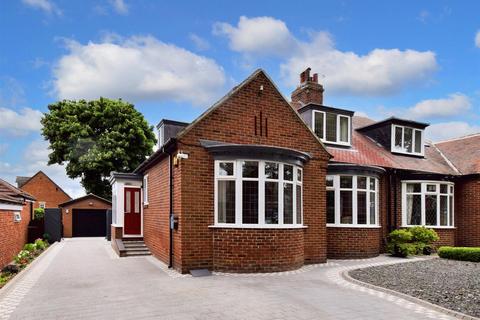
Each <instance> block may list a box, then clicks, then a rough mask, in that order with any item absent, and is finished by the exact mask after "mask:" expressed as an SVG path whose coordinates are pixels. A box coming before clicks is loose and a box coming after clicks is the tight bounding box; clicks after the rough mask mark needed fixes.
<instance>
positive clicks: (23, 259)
mask: <svg viewBox="0 0 480 320" xmlns="http://www.w3.org/2000/svg"><path fill="white" fill-rule="evenodd" d="M14 260H15V263H16V264H17V265H18V266H19V267H22V268H23V267H24V266H26V265H27V264H28V262H30V252H28V251H27V250H22V251H20V252H19V253H18V254H17V255H16V256H15V258H14Z"/></svg>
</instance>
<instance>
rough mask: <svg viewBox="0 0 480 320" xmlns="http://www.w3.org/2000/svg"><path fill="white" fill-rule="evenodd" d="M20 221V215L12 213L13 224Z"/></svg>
mask: <svg viewBox="0 0 480 320" xmlns="http://www.w3.org/2000/svg"><path fill="white" fill-rule="evenodd" d="M20 221H22V214H21V213H20V212H13V222H15V223H18V222H20Z"/></svg>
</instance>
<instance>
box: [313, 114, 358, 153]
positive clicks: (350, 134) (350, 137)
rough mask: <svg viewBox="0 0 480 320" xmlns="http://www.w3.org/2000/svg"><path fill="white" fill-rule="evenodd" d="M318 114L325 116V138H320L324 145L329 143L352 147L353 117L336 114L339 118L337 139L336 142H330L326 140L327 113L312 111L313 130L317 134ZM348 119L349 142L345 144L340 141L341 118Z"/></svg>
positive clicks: (337, 121)
mask: <svg viewBox="0 0 480 320" xmlns="http://www.w3.org/2000/svg"><path fill="white" fill-rule="evenodd" d="M317 113H322V114H323V138H320V137H319V139H320V140H321V141H322V142H324V143H328V144H337V145H342V146H351V144H352V141H351V140H352V117H350V116H347V115H344V114H335V113H333V112H332V113H333V114H335V115H336V117H337V120H336V122H335V123H336V126H337V130H336V132H337V138H336V141H329V140H327V139H326V134H327V112H325V111H319V110H312V129H313V132H315V117H316V114H317ZM342 117H343V118H347V119H348V136H347V137H348V141H347V142H345V141H340V118H342Z"/></svg>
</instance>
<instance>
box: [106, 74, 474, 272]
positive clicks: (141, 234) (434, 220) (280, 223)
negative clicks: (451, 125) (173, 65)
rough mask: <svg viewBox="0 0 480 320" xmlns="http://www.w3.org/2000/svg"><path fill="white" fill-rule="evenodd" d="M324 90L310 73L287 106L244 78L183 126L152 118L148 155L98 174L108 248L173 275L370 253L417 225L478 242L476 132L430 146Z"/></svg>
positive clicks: (396, 122) (262, 80)
mask: <svg viewBox="0 0 480 320" xmlns="http://www.w3.org/2000/svg"><path fill="white" fill-rule="evenodd" d="M323 94H324V89H323V86H322V85H321V84H319V83H318V76H317V74H314V75H312V76H311V75H310V68H308V69H307V70H305V71H304V72H302V74H301V75H300V84H299V86H298V87H297V88H296V90H295V91H294V92H293V93H292V96H291V101H290V102H289V101H287V100H286V99H285V98H284V97H283V96H282V95H281V94H280V92H279V91H278V89H277V88H276V86H275V84H274V83H273V82H272V81H271V79H270V78H269V77H268V76H267V75H266V73H265V72H264V71H262V70H257V71H256V72H254V73H253V74H252V75H251V76H250V77H248V78H247V79H246V80H245V81H244V82H242V83H241V84H239V85H238V86H236V87H235V88H234V89H232V90H231V91H230V92H229V93H228V94H227V95H226V96H225V97H223V98H222V99H221V100H220V101H218V102H217V103H215V104H214V105H213V106H212V107H211V108H209V109H208V110H207V111H206V112H205V113H203V114H202V115H201V116H200V117H199V118H197V119H196V120H194V121H193V122H192V123H190V124H187V123H182V122H176V121H171V120H162V121H161V122H160V123H159V126H158V130H159V149H158V150H157V151H156V152H155V153H154V154H153V155H152V156H150V157H149V158H148V159H147V160H146V161H145V162H143V163H142V164H141V165H140V166H139V167H138V168H136V169H135V170H134V171H133V172H131V173H112V175H111V183H112V192H113V199H112V201H113V205H112V210H113V213H112V240H113V241H112V246H114V247H116V246H118V245H122V241H126V240H128V239H143V240H144V242H145V244H146V245H147V247H148V248H149V249H150V251H151V252H152V253H153V254H154V255H155V256H156V257H157V258H158V259H160V260H162V261H164V262H165V263H168V264H169V266H170V267H173V268H175V269H177V270H178V271H180V272H183V273H185V272H188V271H190V270H192V269H199V268H208V269H211V270H218V271H229V272H270V271H284V270H292V269H295V268H298V267H300V266H302V265H303V264H307V263H321V262H325V261H326V259H327V258H366V257H372V256H376V255H378V254H379V253H381V252H383V250H384V248H385V243H386V237H387V234H388V233H389V232H390V231H392V230H394V229H397V228H402V227H408V226H417V225H421V226H428V227H431V228H434V229H435V230H436V231H437V232H438V234H439V235H440V240H439V243H438V244H446V245H456V244H459V245H468V246H479V245H480V212H479V211H480V206H479V202H480V195H479V191H480V188H479V186H480V184H479V183H480V170H479V169H480V154H479V150H480V135H474V136H470V137H465V138H460V139H455V140H450V141H445V142H441V143H437V144H434V143H431V142H429V141H427V140H426V139H425V128H426V127H428V124H427V123H422V122H417V121H412V120H407V119H400V118H396V117H392V118H388V119H385V120H383V121H377V122H375V121H372V120H371V119H368V118H365V117H359V116H355V115H354V113H355V112H354V110H348V109H345V108H337V107H331V106H326V105H324V103H323ZM117 249H118V248H117ZM117 251H118V250H117Z"/></svg>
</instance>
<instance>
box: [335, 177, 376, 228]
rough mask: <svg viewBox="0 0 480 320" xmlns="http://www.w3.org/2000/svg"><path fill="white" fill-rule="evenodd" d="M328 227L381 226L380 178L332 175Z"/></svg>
mask: <svg viewBox="0 0 480 320" xmlns="http://www.w3.org/2000/svg"><path fill="white" fill-rule="evenodd" d="M326 187H327V225H328V226H355V227H365V226H377V225H378V179H377V178H374V177H367V176H355V175H328V176H327V180H326Z"/></svg>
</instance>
